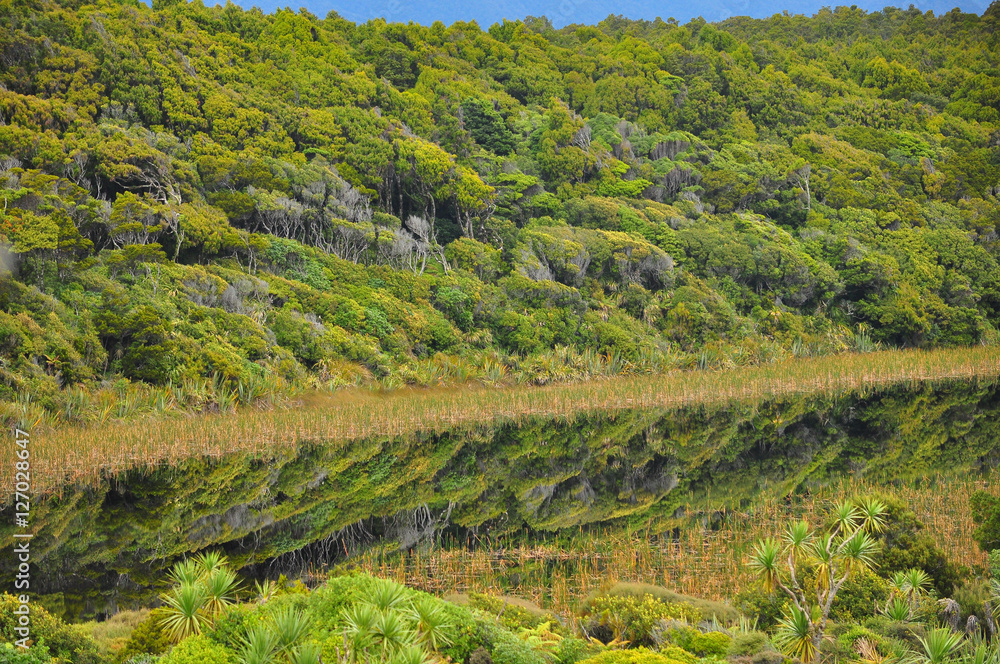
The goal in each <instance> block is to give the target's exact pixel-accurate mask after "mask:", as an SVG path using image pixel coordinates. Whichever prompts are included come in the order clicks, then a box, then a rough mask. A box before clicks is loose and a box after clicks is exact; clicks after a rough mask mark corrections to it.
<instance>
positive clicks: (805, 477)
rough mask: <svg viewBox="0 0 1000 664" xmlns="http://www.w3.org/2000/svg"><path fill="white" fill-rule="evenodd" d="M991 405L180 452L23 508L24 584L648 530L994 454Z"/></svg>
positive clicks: (950, 389) (127, 588)
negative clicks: (221, 562)
mask: <svg viewBox="0 0 1000 664" xmlns="http://www.w3.org/2000/svg"><path fill="white" fill-rule="evenodd" d="M998 410H1000V403H998V399H997V385H996V384H973V383H958V384H949V385H937V386H929V385H921V386H919V387H915V388H904V387H897V388H893V389H891V390H886V391H883V392H878V393H869V394H866V395H860V396H859V395H853V396H844V397H839V398H833V397H829V396H816V397H809V398H797V399H791V400H783V401H774V402H765V403H762V404H759V405H757V406H739V407H733V408H689V409H681V410H676V411H666V410H660V411H632V412H623V413H618V414H616V415H614V416H604V417H597V416H587V417H578V418H576V419H574V420H572V421H566V420H559V421H545V420H531V421H529V422H527V423H525V424H524V425H523V426H515V425H513V424H506V425H501V426H492V427H478V428H463V429H457V430H453V431H449V432H446V433H443V434H439V435H430V434H427V435H422V436H414V437H410V438H405V439H376V440H368V441H366V442H365V443H364V444H355V445H349V446H343V445H333V446H313V447H309V448H303V449H302V450H301V453H300V454H299V455H298V456H292V455H290V454H288V455H284V456H282V455H278V456H274V457H269V458H254V457H250V456H246V455H235V456H231V457H227V458H225V459H223V460H221V461H216V462H207V461H197V460H192V461H187V462H185V463H183V464H180V465H179V466H176V467H172V468H164V469H160V470H157V471H154V472H149V473H138V472H136V473H132V474H127V475H125V476H123V477H119V478H116V479H115V480H113V481H111V480H108V481H105V482H104V483H103V484H102V485H101V486H100V488H98V489H93V488H76V489H68V490H67V491H66V492H65V493H64V494H63V495H62V496H61V497H58V498H53V499H50V500H48V501H46V502H44V503H42V504H40V505H39V506H38V507H37V509H36V512H35V515H34V516H35V519H36V524H37V527H38V529H39V534H38V537H37V538H36V540H35V543H36V549H35V551H37V555H38V556H39V558H38V559H39V560H40V567H39V570H40V573H39V574H38V575H37V578H39V579H41V580H42V583H43V584H45V586H44V587H42V588H39V591H42V592H59V591H62V592H65V593H66V596H67V601H68V602H69V604H70V605H71V606H72V612H73V613H76V612H92V611H101V610H102V609H103V607H104V606H105V605H106V603H107V602H128V601H130V600H131V599H134V598H139V597H143V596H147V595H148V594H149V592H150V591H149V589H148V586H149V585H150V584H152V582H153V581H154V580H156V579H158V578H159V576H160V572H161V570H162V569H163V568H164V567H165V566H166V565H168V564H169V563H170V562H171V561H172V560H173V559H175V558H176V557H178V556H180V555H183V554H185V553H187V552H190V551H195V550H199V549H202V548H204V547H207V546H223V547H225V549H226V550H227V552H228V553H229V555H230V556H231V558H232V560H234V561H235V562H236V563H237V564H239V565H256V564H259V563H263V562H265V561H267V560H269V559H272V558H275V557H278V556H284V558H283V560H284V562H285V563H289V562H292V561H293V559H294V558H295V556H302V559H303V560H305V555H306V554H308V555H309V556H310V557H311V558H312V559H316V558H319V559H323V560H330V559H331V558H335V557H337V556H342V555H343V554H344V553H345V551H350V550H351V549H352V548H354V549H356V548H358V547H363V546H366V545H368V544H370V543H373V542H377V541H392V542H396V543H397V545H398V546H401V547H404V548H407V547H413V546H420V545H421V543H422V542H426V541H432V540H433V539H434V538H435V537H436V536H438V535H440V534H441V532H442V531H446V530H449V531H451V532H455V533H461V532H463V531H465V530H466V529H476V530H477V532H479V533H486V532H502V531H506V530H512V529H520V528H525V527H527V528H529V529H533V530H536V531H558V530H560V529H564V528H578V527H581V526H587V525H589V524H599V523H609V522H611V523H620V524H624V523H632V524H647V523H653V524H654V525H655V526H656V527H657V528H659V529H660V530H661V531H662V530H666V529H668V528H671V527H674V526H677V525H681V524H682V523H683V519H681V518H680V517H681V515H680V514H678V513H677V511H678V507H679V506H682V505H691V506H693V507H695V508H697V509H706V510H708V509H716V508H719V507H722V506H725V505H747V504H751V503H752V502H753V501H754V500H757V499H759V498H760V497H761V496H764V495H768V496H776V495H783V494H785V493H788V492H790V491H794V490H796V489H799V488H808V487H809V486H812V485H817V484H822V483H824V482H827V481H829V480H833V479H836V478H839V477H841V476H843V475H845V474H854V475H858V476H861V475H864V476H866V477H868V478H876V479H877V478H881V477H888V476H891V477H893V478H897V477H903V476H916V475H921V474H923V473H928V472H934V471H940V470H941V469H943V468H947V469H954V470H959V469H963V468H970V467H975V466H978V465H981V464H983V463H984V462H988V461H989V460H990V459H992V456H993V455H994V454H995V453H996V451H997V450H996V445H997V443H996V441H997V440H998V436H997V433H998V428H1000V424H998V421H1000V418H998V415H1000V412H998ZM7 521H9V520H5V523H6V522H7ZM9 537H10V531H9V530H6V531H5V532H4V539H5V544H6V545H7V546H9V545H10V542H11V540H10V539H9ZM295 552H301V553H300V554H296V553H295ZM10 559H11V558H10V557H9V556H7V557H4V558H3V560H4V561H9V560H10ZM4 564H7V563H6V562H5V563H4Z"/></svg>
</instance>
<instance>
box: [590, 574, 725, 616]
mask: <svg viewBox="0 0 1000 664" xmlns="http://www.w3.org/2000/svg"><path fill="white" fill-rule="evenodd" d="M603 594H605V595H636V596H642V595H652V596H653V597H655V598H657V599H659V600H662V601H664V602H670V603H674V604H687V605H688V606H690V607H692V608H694V609H697V610H698V611H699V614H700V615H699V617H700V618H701V619H703V620H710V619H712V618H713V617H714V618H715V619H716V620H718V621H719V622H721V623H728V622H731V621H734V620H737V619H738V618H739V616H740V612H739V610H737V609H735V608H734V607H732V606H729V605H728V604H726V603H724V602H713V601H711V600H707V599H702V598H700V597H692V596H690V595H683V594H681V593H678V592H674V591H673V590H670V589H669V588H664V587H662V586H655V585H653V584H651V583H634V582H626V581H623V582H620V583H616V584H615V585H613V586H611V588H609V589H608V590H607V591H606V592H605V593H603Z"/></svg>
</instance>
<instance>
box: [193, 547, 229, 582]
mask: <svg viewBox="0 0 1000 664" xmlns="http://www.w3.org/2000/svg"><path fill="white" fill-rule="evenodd" d="M194 564H195V566H196V567H197V568H198V569H199V571H200V573H201V576H202V577H207V576H210V575H211V574H212V572H214V571H215V570H217V569H221V568H223V567H225V566H226V565H227V564H228V561H227V560H226V557H225V556H224V555H222V553H221V552H219V551H204V552H202V553H199V554H198V555H197V556H195V557H194Z"/></svg>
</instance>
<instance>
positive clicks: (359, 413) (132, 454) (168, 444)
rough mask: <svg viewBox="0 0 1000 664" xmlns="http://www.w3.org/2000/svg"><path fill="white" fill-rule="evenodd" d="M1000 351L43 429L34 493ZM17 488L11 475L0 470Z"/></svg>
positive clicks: (849, 387)
mask: <svg viewBox="0 0 1000 664" xmlns="http://www.w3.org/2000/svg"><path fill="white" fill-rule="evenodd" d="M998 373H1000V348H995V347H977V348H965V349H954V350H935V351H896V352H880V353H870V354H865V355H856V354H851V355H840V356H834V357H822V358H817V359H808V360H797V361H790V362H783V363H776V364H769V365H763V366H758V367H752V368H745V369H738V370H732V371H718V372H710V371H689V372H675V373H670V374H666V375H662V376H642V377H630V378H620V379H609V380H605V381H594V382H586V383H577V384H569V385H555V386H548V387H535V388H503V389H489V388H482V387H478V388H472V387H469V388H455V389H441V390H432V389H429V390H409V389H404V390H397V391H391V392H373V391H367V390H343V391H339V392H336V393H334V394H312V395H308V396H307V397H305V398H304V399H303V400H302V402H301V404H300V405H299V406H297V407H294V408H287V409H277V410H275V409H270V410H261V409H256V408H244V409H241V410H237V411H235V412H231V413H228V414H215V415H204V416H198V417H180V418H178V417H174V418H155V417H149V418H144V419H140V420H135V421H123V422H114V421H109V422H106V423H104V424H101V425H92V426H87V427H63V428H57V429H51V430H43V429H38V430H36V431H34V435H33V438H32V473H33V478H34V490H35V491H36V492H40V493H45V492H52V491H55V490H58V488H59V486H61V485H62V484H63V483H64V482H67V481H71V482H77V481H89V480H94V479H96V478H98V477H100V475H101V473H115V472H118V471H121V470H124V469H126V468H132V467H140V468H141V467H153V466H156V465H158V464H169V463H173V462H176V461H178V460H180V459H184V458H188V457H191V456H195V455H201V456H207V457H218V456H221V455H225V454H227V453H231V452H250V453H276V454H281V453H283V452H284V451H288V450H290V449H294V448H295V447H296V446H297V445H301V444H304V443H311V442H317V441H325V442H329V443H331V444H345V443H349V442H351V441H356V440H359V439H363V438H367V437H388V436H400V435H406V434H410V433H413V432H416V431H428V430H432V431H439V430H444V429H447V428H450V427H455V426H460V425H468V424H490V423H500V422H504V421H516V420H518V419H521V418H527V417H543V418H571V417H573V416H575V415H577V414H584V413H592V412H598V411H600V412H614V411H617V410H623V409H633V408H674V407H683V406H691V405H719V404H724V403H730V402H753V401H756V400H762V399H767V398H774V397H782V396H788V395H794V394H801V393H811V392H822V391H827V392H843V391H853V390H866V389H872V388H876V387H879V386H884V385H889V384H896V383H905V382H920V381H939V380H950V379H973V378H977V377H987V378H992V377H995V376H997V375H998ZM0 473H2V474H0V477H2V478H3V486H4V487H7V490H8V491H9V490H10V488H11V487H12V480H13V475H12V473H13V466H12V465H11V464H4V466H3V470H2V471H0Z"/></svg>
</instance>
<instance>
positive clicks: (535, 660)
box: [476, 616, 548, 664]
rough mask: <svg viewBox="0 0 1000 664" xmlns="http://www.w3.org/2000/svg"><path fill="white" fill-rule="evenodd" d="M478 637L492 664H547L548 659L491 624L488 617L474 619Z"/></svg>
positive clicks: (506, 631) (499, 627) (508, 632)
mask: <svg viewBox="0 0 1000 664" xmlns="http://www.w3.org/2000/svg"><path fill="white" fill-rule="evenodd" d="M476 626H477V628H478V630H477V631H478V635H479V638H480V639H481V641H482V643H483V645H484V646H485V647H486V649H487V650H489V653H490V657H491V658H492V659H493V663H494V664H547V663H548V659H547V658H546V657H545V655H543V654H542V653H540V652H537V651H535V650H534V649H532V647H531V646H530V645H528V643H527V642H526V641H524V640H523V639H519V638H518V637H516V636H515V635H514V634H512V633H511V632H510V631H508V630H506V629H504V628H503V627H501V626H500V625H498V624H496V623H495V622H493V621H492V620H491V619H490V618H488V617H485V616H484V617H479V618H477V619H476Z"/></svg>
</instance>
